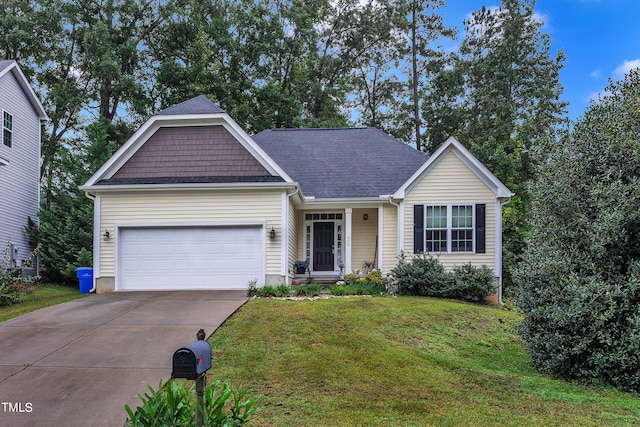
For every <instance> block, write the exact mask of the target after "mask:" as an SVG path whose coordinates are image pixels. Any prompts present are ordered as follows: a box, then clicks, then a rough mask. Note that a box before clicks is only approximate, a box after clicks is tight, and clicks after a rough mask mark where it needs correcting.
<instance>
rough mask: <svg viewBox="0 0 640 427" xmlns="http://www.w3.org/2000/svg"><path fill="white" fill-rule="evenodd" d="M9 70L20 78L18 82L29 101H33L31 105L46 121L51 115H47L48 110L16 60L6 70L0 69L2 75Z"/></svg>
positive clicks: (42, 120) (41, 119) (42, 119)
mask: <svg viewBox="0 0 640 427" xmlns="http://www.w3.org/2000/svg"><path fill="white" fill-rule="evenodd" d="M8 72H11V73H12V74H13V75H14V76H15V78H16V80H18V84H19V85H20V87H21V88H22V90H23V91H24V92H25V93H26V94H27V98H28V99H29V101H30V102H31V105H32V106H33V107H34V109H35V110H36V113H37V115H38V118H39V119H40V121H41V122H45V121H47V120H49V116H48V115H47V112H46V111H44V107H43V106H42V103H41V102H40V100H39V99H38V96H37V95H36V93H35V92H34V91H33V88H32V87H31V85H30V84H29V81H28V80H27V78H26V77H25V75H24V73H23V72H22V70H21V69H20V67H19V66H18V63H17V62H14V63H13V64H11V65H9V66H8V67H6V68H5V69H4V70H2V71H0V77H2V76H3V75H5V74H7V73H8Z"/></svg>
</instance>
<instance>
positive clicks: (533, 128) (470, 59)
mask: <svg viewBox="0 0 640 427" xmlns="http://www.w3.org/2000/svg"><path fill="white" fill-rule="evenodd" d="M534 7H535V1H533V0H502V2H501V6H500V7H499V8H494V9H487V8H485V7H483V8H482V9H481V10H479V11H477V12H474V13H473V14H472V17H471V18H470V19H468V20H467V21H465V24H466V27H465V39H464V40H463V42H462V44H461V47H460V58H459V60H457V61H456V62H455V65H454V67H453V68H452V69H451V70H449V69H447V70H444V71H443V72H442V73H441V75H440V79H441V82H442V84H443V87H445V88H448V89H449V90H450V91H449V92H445V93H446V94H447V95H446V96H447V97H442V98H441V100H440V101H438V100H437V99H435V100H434V99H431V101H432V102H431V103H430V104H429V108H431V109H432V111H431V112H430V113H429V114H432V115H434V116H437V117H439V118H441V119H442V118H445V117H446V118H448V119H449V121H448V122H447V121H446V120H444V121H439V122H438V123H436V126H435V127H430V128H429V130H428V132H427V134H428V135H429V147H433V146H436V145H439V143H441V142H440V141H438V140H437V139H439V138H441V137H442V131H443V130H448V131H453V132H454V135H455V136H456V137H458V139H459V140H460V141H461V142H462V143H463V144H465V145H466V146H467V147H468V148H469V149H470V151H471V152H472V153H473V154H474V155H475V156H476V157H477V158H478V159H479V160H480V161H481V162H482V163H483V164H484V165H485V166H487V168H488V169H489V170H491V171H492V172H493V173H494V174H495V175H496V176H497V177H498V178H499V179H500V180H502V182H504V183H505V184H506V185H507V187H509V188H510V189H511V191H513V192H514V193H515V196H514V197H513V198H512V199H511V202H510V204H509V205H507V207H506V208H505V210H504V232H505V234H504V242H505V243H504V259H505V281H506V285H507V287H508V285H509V282H510V277H511V276H510V269H511V267H513V266H514V265H515V264H516V263H517V261H518V259H519V256H520V254H521V253H522V250H523V242H524V238H525V236H526V234H527V230H528V225H527V219H528V218H527V215H528V212H529V211H530V201H529V196H528V191H527V184H528V182H529V181H530V180H531V179H532V178H533V176H534V170H533V165H532V162H531V158H530V151H531V150H532V149H534V148H535V147H536V146H537V145H538V144H539V143H540V141H541V140H542V139H544V138H546V137H547V136H548V135H549V134H550V133H551V132H552V131H553V129H554V127H556V126H557V125H559V124H560V123H561V122H562V120H563V115H564V114H565V113H566V102H564V101H562V100H561V99H560V96H561V94H562V92H563V88H562V85H561V84H560V81H559V72H560V70H561V69H562V67H563V62H564V60H565V56H564V53H563V52H562V51H561V50H560V51H558V52H557V53H556V55H555V56H554V55H552V53H551V48H550V45H551V41H550V39H549V36H548V34H545V33H543V32H542V31H541V28H542V26H543V22H542V21H541V20H539V19H538V18H537V17H536V15H535V14H534ZM452 101H453V102H452ZM434 105H435V107H434ZM451 118H453V119H454V120H455V121H458V126H457V130H454V129H455V127H456V126H455V123H454V122H451V121H450V119H451ZM428 126H429V125H428Z"/></svg>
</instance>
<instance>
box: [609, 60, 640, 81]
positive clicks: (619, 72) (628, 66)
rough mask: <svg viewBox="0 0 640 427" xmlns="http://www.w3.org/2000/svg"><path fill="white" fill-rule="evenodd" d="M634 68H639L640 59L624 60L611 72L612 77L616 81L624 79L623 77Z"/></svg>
mask: <svg viewBox="0 0 640 427" xmlns="http://www.w3.org/2000/svg"><path fill="white" fill-rule="evenodd" d="M634 68H640V59H632V60H631V61H629V60H626V61H624V62H623V63H622V65H620V66H619V67H618V68H616V69H615V70H613V76H614V77H615V78H618V79H622V78H624V76H625V75H626V74H627V73H628V72H629V71H631V70H633V69H634Z"/></svg>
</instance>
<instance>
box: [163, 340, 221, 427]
mask: <svg viewBox="0 0 640 427" xmlns="http://www.w3.org/2000/svg"><path fill="white" fill-rule="evenodd" d="M197 337H198V341H195V342H193V343H191V344H189V345H187V346H186V347H182V348H179V349H178V350H176V351H175V352H174V353H173V369H172V371H171V378H184V379H187V380H195V381H196V397H197V402H198V409H197V411H196V424H197V425H198V426H202V425H203V424H204V389H205V387H206V385H207V375H206V374H207V371H208V370H209V369H210V368H211V346H210V345H209V343H208V342H206V341H205V340H204V331H203V330H202V329H201V330H200V331H198V335H197Z"/></svg>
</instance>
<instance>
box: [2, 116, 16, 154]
mask: <svg viewBox="0 0 640 427" xmlns="http://www.w3.org/2000/svg"><path fill="white" fill-rule="evenodd" d="M5 114H8V115H9V116H10V117H11V129H9V128H8V127H5V125H4V115H5ZM5 130H8V131H9V133H11V145H7V144H5V143H4V131H5ZM1 137H2V144H1V145H2V146H3V147H6V148H13V114H11V113H10V112H8V111H7V110H2V136H1Z"/></svg>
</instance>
